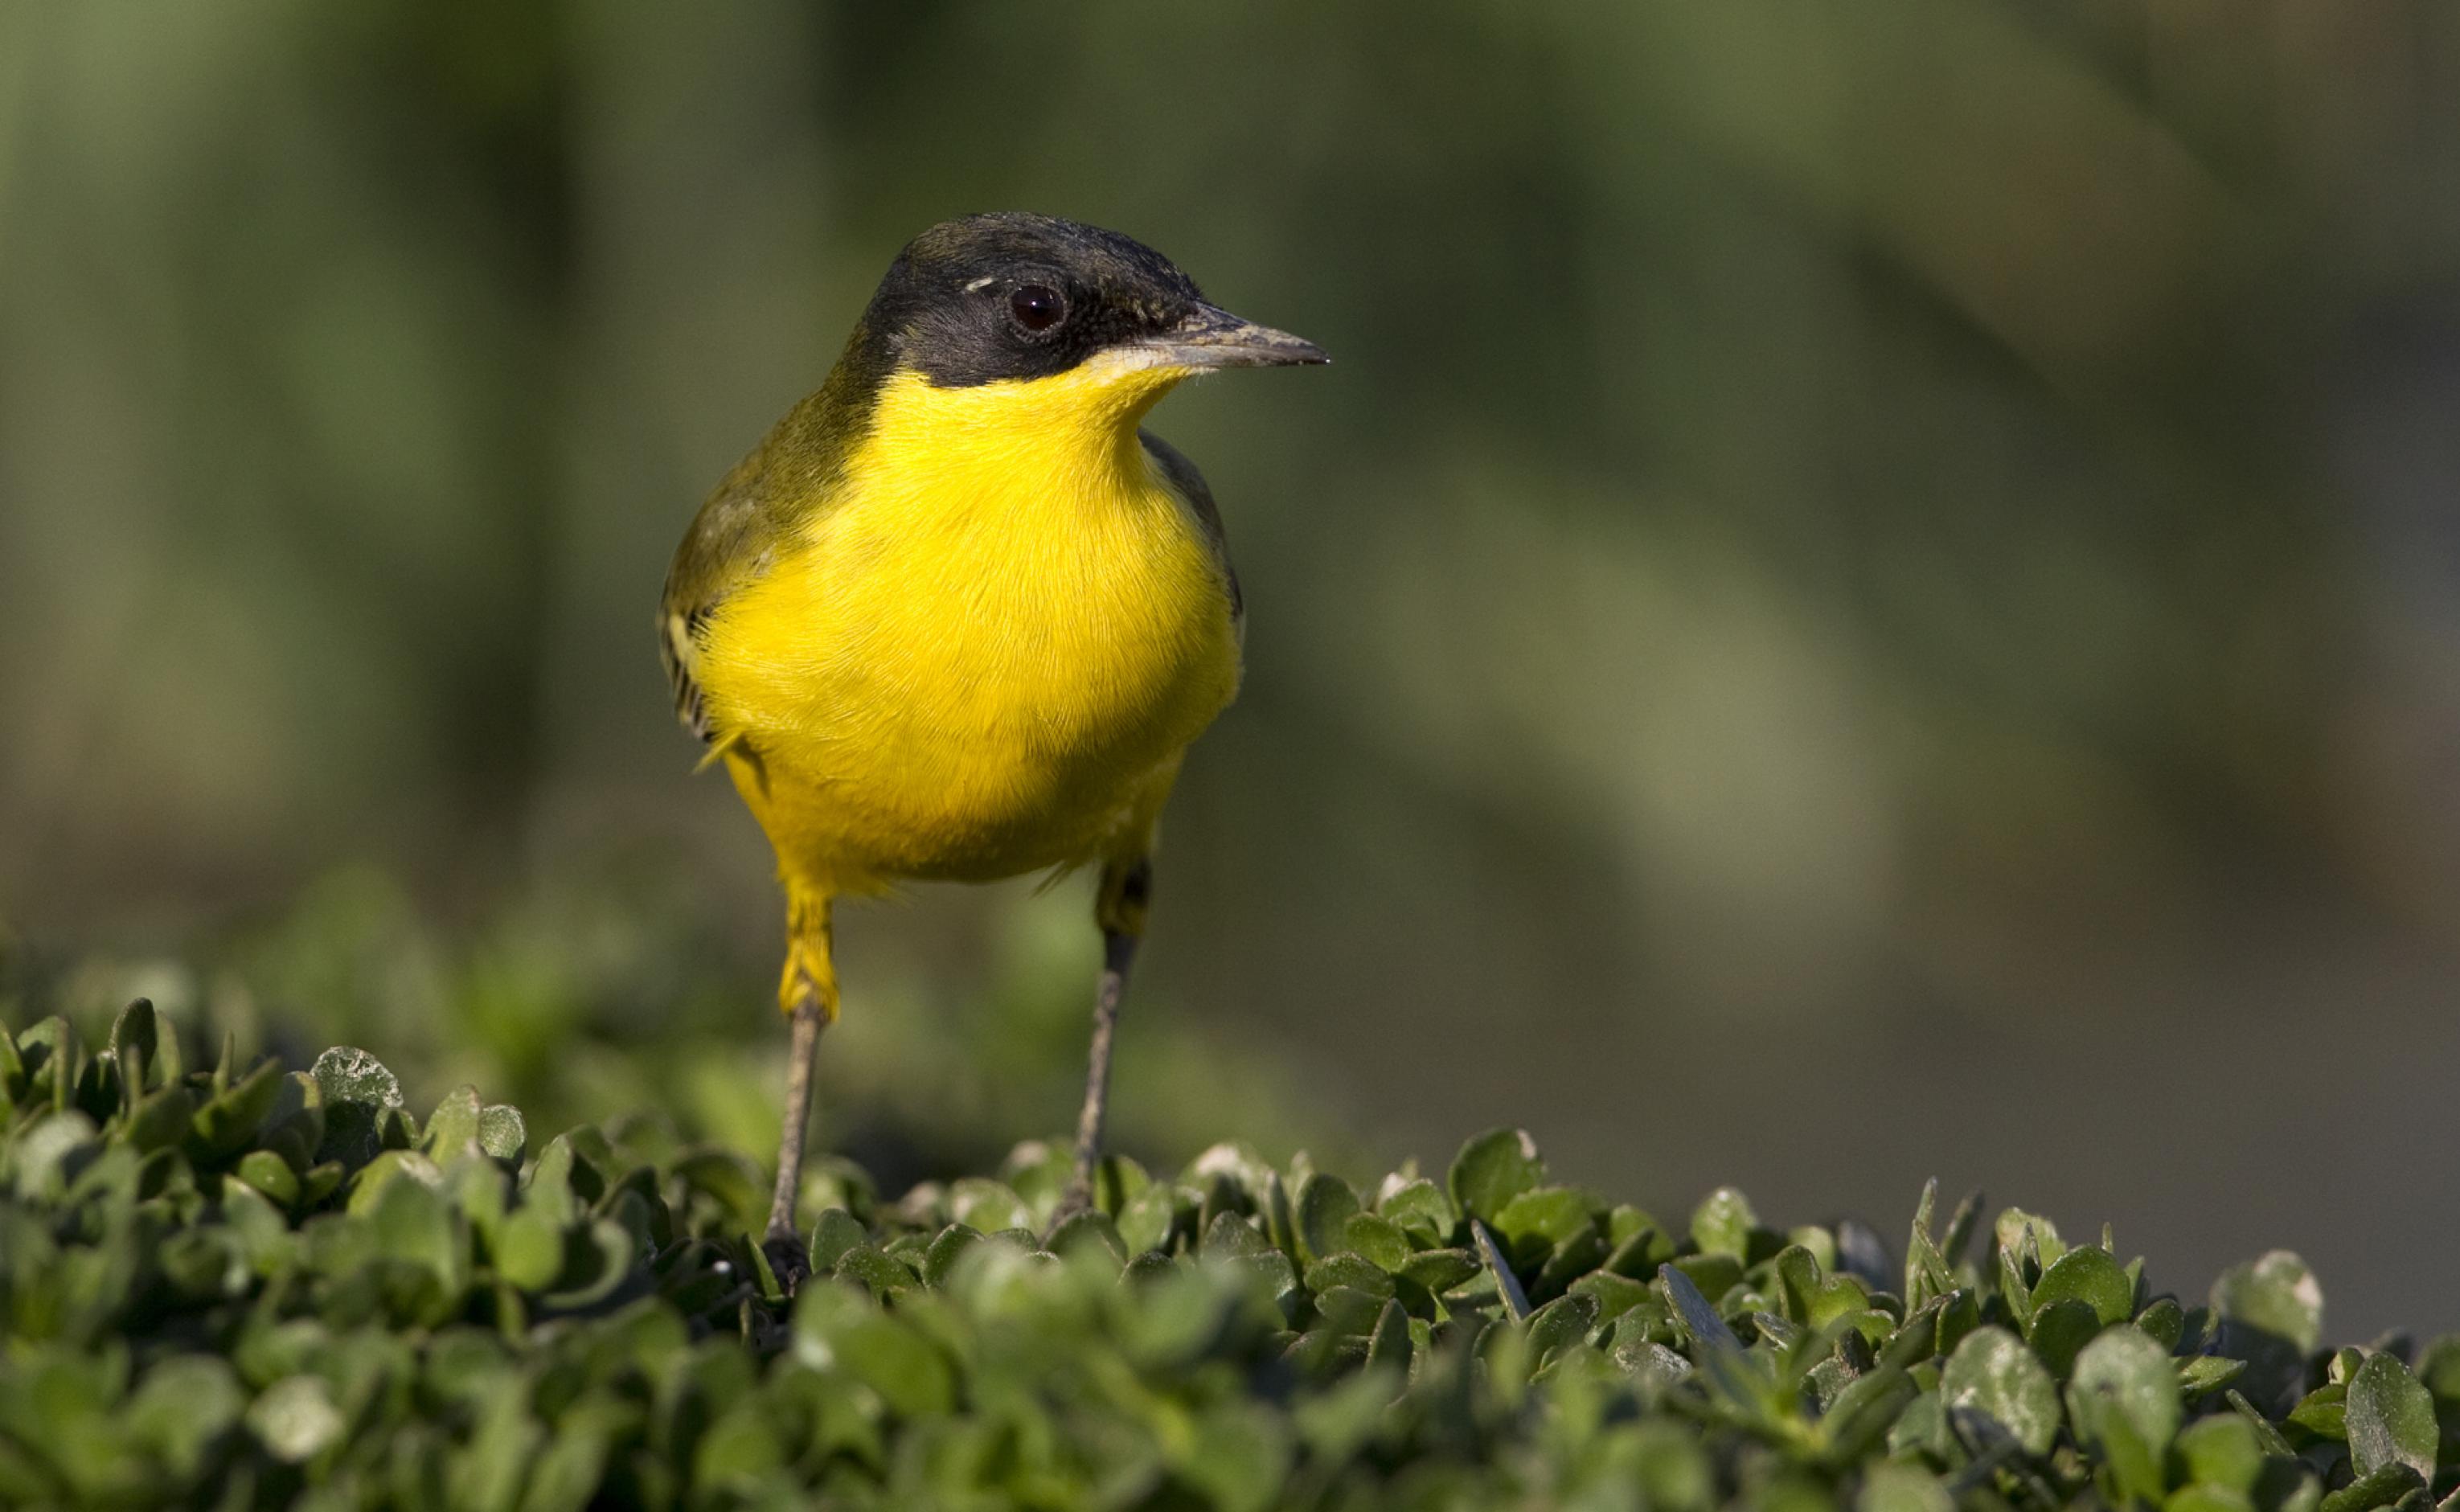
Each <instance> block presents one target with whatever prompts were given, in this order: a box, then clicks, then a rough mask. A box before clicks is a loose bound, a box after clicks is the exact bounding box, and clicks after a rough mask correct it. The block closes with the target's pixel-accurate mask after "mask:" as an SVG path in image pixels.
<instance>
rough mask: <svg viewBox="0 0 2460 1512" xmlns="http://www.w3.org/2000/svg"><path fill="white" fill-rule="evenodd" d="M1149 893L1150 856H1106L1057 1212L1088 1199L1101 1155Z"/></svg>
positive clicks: (1068, 1211)
mask: <svg viewBox="0 0 2460 1512" xmlns="http://www.w3.org/2000/svg"><path fill="white" fill-rule="evenodd" d="M1152 896H1153V862H1152V860H1151V859H1150V858H1148V857H1143V856H1139V857H1137V858H1135V860H1134V861H1127V862H1106V863H1105V864H1104V865H1103V867H1102V890H1101V892H1100V893H1099V894H1098V895H1097V896H1096V898H1095V902H1094V905H1093V920H1094V922H1095V923H1096V924H1098V925H1100V926H1102V980H1101V983H1100V984H1099V985H1098V986H1097V987H1096V988H1095V989H1094V990H1093V1047H1092V1054H1090V1055H1089V1056H1088V1057H1087V1061H1086V1066H1085V1108H1084V1111H1083V1112H1082V1113H1080V1114H1078V1115H1077V1117H1076V1165H1075V1171H1074V1174H1073V1175H1072V1176H1071V1178H1070V1179H1069V1182H1068V1195H1067V1196H1066V1197H1064V1198H1062V1199H1061V1200H1060V1203H1059V1217H1060V1218H1062V1219H1065V1218H1068V1217H1070V1216H1071V1215H1073V1214H1076V1213H1079V1212H1082V1211H1084V1210H1085V1209H1086V1208H1088V1207H1091V1206H1092V1205H1093V1176H1094V1172H1095V1171H1096V1170H1097V1169H1098V1168H1099V1166H1100V1164H1101V1160H1102V1123H1103V1120H1104V1118H1106V1117H1107V1116H1108V1115H1109V1113H1110V1103H1111V1040H1112V1038H1113V1034H1115V1033H1116V1032H1117V1030H1118V1027H1119V999H1120V998H1122V997H1124V996H1126V995H1127V990H1128V968H1129V967H1130V966H1131V965H1133V964H1134V963H1135V958H1136V942H1137V941H1139V940H1141V939H1143V938H1144V932H1145V905H1146V904H1147V903H1148V901H1150V899H1151V898H1152Z"/></svg>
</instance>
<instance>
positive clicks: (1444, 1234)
mask: <svg viewBox="0 0 2460 1512" xmlns="http://www.w3.org/2000/svg"><path fill="white" fill-rule="evenodd" d="M1375 1211H1376V1212H1377V1213H1378V1214H1379V1215H1381V1216H1382V1217H1383V1218H1385V1219H1386V1220H1388V1221H1389V1222H1390V1223H1392V1224H1394V1225H1397V1226H1399V1228H1400V1229H1401V1231H1402V1232H1403V1233H1406V1234H1408V1235H1410V1237H1411V1238H1413V1239H1415V1240H1417V1242H1418V1243H1420V1244H1422V1245H1428V1246H1436V1247H1441V1246H1444V1245H1447V1244H1450V1243H1451V1242H1452V1237H1453V1229H1455V1228H1457V1227H1459V1226H1460V1210H1459V1209H1458V1208H1457V1207H1455V1206H1453V1200H1452V1199H1451V1198H1450V1197H1447V1196H1446V1195H1444V1189H1443V1188H1442V1187H1440V1186H1437V1185H1436V1184H1435V1183H1434V1182H1430V1181H1428V1180H1426V1179H1425V1178H1424V1177H1420V1178H1418V1179H1416V1180H1414V1181H1410V1182H1402V1183H1400V1184H1399V1185H1398V1186H1395V1187H1394V1188H1392V1189H1391V1190H1390V1191H1389V1192H1388V1193H1386V1194H1385V1196H1384V1197H1383V1198H1382V1199H1381V1200H1380V1201H1379V1202H1377V1203H1376V1204H1375Z"/></svg>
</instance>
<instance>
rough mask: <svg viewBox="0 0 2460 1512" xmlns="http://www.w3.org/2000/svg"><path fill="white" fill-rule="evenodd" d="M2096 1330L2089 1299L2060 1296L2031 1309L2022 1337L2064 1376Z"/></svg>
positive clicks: (2053, 1370)
mask: <svg viewBox="0 0 2460 1512" xmlns="http://www.w3.org/2000/svg"><path fill="white" fill-rule="evenodd" d="M2100 1332H2101V1319H2100V1318H2099V1317H2098V1316H2097V1315H2095V1313H2094V1312H2093V1310H2092V1304H2091V1303H2089V1302H2084V1301H2080V1300H2078V1299H2077V1298H2074V1297H2062V1298H2060V1299H2059V1300H2058V1301H2055V1302H2052V1303H2050V1304H2048V1305H2047V1306H2046V1307H2043V1308H2042V1309H2040V1310H2037V1311H2036V1312H2034V1314H2033V1321H2032V1325H2031V1328H2030V1330H2029V1331H2028V1332H2027V1333H2026V1340H2027V1342H2029V1343H2030V1344H2031V1345H2032V1346H2033V1352H2034V1353H2035V1354H2038V1355H2040V1356H2041V1357H2042V1363H2043V1364H2044V1365H2046V1366H2048V1367H2049V1369H2050V1374H2053V1375H2055V1376H2057V1377H2059V1379H2061V1380H2065V1379H2067V1377H2068V1373H2069V1372H2070V1371H2072V1370H2073V1369H2074V1368H2075V1360H2076V1354H2077V1352H2079V1351H2081V1350H2082V1349H2083V1348H2084V1347H2085V1346H2086V1345H2087V1344H2089V1343H2090V1342H2092V1340H2093V1338H2094V1337H2095V1336H2096V1335H2098V1334H2099V1333H2100ZM2166 1352H2167V1351H2164V1353H2166Z"/></svg>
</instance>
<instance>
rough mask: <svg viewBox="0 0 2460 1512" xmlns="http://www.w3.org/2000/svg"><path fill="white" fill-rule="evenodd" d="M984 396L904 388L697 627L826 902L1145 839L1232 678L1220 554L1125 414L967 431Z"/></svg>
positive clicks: (1129, 848) (749, 798)
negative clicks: (801, 526)
mask: <svg viewBox="0 0 2460 1512" xmlns="http://www.w3.org/2000/svg"><path fill="white" fill-rule="evenodd" d="M1052 381H1056V380H1044V382H1043V384H1042V385H1038V386H1037V388H1038V389H1040V388H1045V387H1047V386H1048V385H1049V384H1050V382H1052ZM999 387H1001V386H998V385H988V386H985V389H990V390H996V389H998V388H999ZM985 389H964V390H936V389H931V388H929V387H928V386H927V385H923V384H922V383H921V382H920V380H919V379H916V380H900V381H899V382H898V383H897V384H893V385H892V386H891V389H890V391H889V393H888V394H885V395H884V396H883V399H882V401H881V406H880V412H879V415H878V418H877V420H876V422H875V428H874V435H873V437H872V439H871V441H870V442H869V443H868V444H867V445H866V446H865V447H864V448H863V449H862V451H861V452H860V453H859V454H858V457H857V458H856V459H855V461H854V463H853V464H852V466H851V467H850V469H849V473H848V478H847V480H846V483H845V485H844V492H843V494H842V497H840V498H838V499H837V500H834V501H833V502H832V503H831V505H830V506H829V507H828V508H827V509H826V510H823V511H821V512H819V514H818V515H817V517H816V519H815V521H814V522H813V525H812V526H811V528H810V530H809V532H808V535H807V538H806V539H804V540H802V541H800V542H797V543H795V544H794V545H793V546H791V547H790V548H789V549H788V550H787V551H786V552H784V553H783V554H781V556H780V558H779V560H778V561H776V562H775V563H774V564H772V566H771V567H770V569H769V570H768V571H767V573H765V574H764V575H763V576H762V577H761V578H760V579H759V580H758V581H757V582H756V583H753V584H752V585H750V586H747V587H746V588H745V589H744V590H743V591H742V592H740V593H739V594H737V595H736V596H735V597H734V598H733V599H732V600H731V601H730V602H729V603H728V604H727V606H726V607H724V609H723V610H722V611H721V612H720V613H719V614H718V615H717V616H716V618H715V619H714V621H713V622H712V624H711V626H710V629H709V632H708V637H707V642H706V650H705V653H704V655H703V658H702V661H701V673H702V680H703V686H704V688H705V690H706V693H707V696H708V698H709V700H710V707H711V709H712V710H713V712H714V713H715V717H716V720H717V723H718V725H719V727H720V728H722V729H726V730H729V731H737V730H739V731H741V732H742V735H743V737H744V738H743V742H742V749H744V750H746V751H748V753H749V754H748V755H744V756H731V757H730V761H729V766H730V769H731V770H732V773H733V776H734V778H735V782H736V785H737V787H738V788H740V789H741V790H742V792H743V795H744V799H745V801H746V802H747V803H749V804H750V805H751V806H752V809H753V814H754V816H755V817H757V818H758V819H759V820H760V822H761V825H762V827H763V828H764V829H766V830H767V831H768V832H769V835H770V838H771V840H772V841H773V842H774V844H775V846H776V849H777V853H778V859H779V862H780V864H781V865H782V866H784V867H785V868H786V869H787V870H788V871H789V872H791V873H795V874H796V875H798V876H799V877H800V878H801V879H802V880H803V881H805V882H807V883H808V884H812V885H814V886H816V887H817V888H819V889H821V890H823V891H825V892H828V893H847V892H859V891H867V890H873V889H876V888H879V887H880V886H884V885H886V884H889V883H891V882H894V881H895V880H897V879H900V878H909V877H910V878H950V879H964V880H986V879H989V878H995V877H1007V876H1014V875H1017V874H1019V873H1022V872H1028V871H1032V870H1036V869H1039V868H1042V867H1047V866H1052V865H1064V864H1072V863H1076V862H1089V861H1093V860H1098V859H1102V858H1104V857H1106V856H1111V855H1133V854H1135V853H1136V851H1137V849H1138V848H1139V847H1140V846H1141V845H1142V844H1143V842H1144V840H1145V832H1146V831H1147V830H1148V829H1149V828H1150V827H1151V824H1152V821H1153V819H1154V816H1155V815H1156V813H1157V811H1158V810H1159V807H1160V804H1161V800H1162V799H1163V798H1164V797H1166V796H1167V794H1168V792H1169V787H1170V783H1171V781H1172V779H1173V777H1175V776H1176V774H1177V768H1178V761H1179V756H1180V755H1181V753H1182V752H1183V751H1184V750H1185V749H1186V747H1187V745H1188V743H1189V742H1191V741H1193V740H1194V739H1195V738H1196V736H1197V735H1198V734H1200V733H1201V732H1202V731H1203V729H1204V727H1205V726H1206V725H1208V724H1209V723H1211V722H1212V720H1213V718H1214V716H1215V715H1216V714H1217V713H1219V712H1220V710H1221V709H1222V707H1223V706H1224V705H1226V704H1227V703H1228V702H1229V701H1230V698H1231V696H1232V695H1233V694H1234V693H1235V692H1236V691H1237V688H1238V681H1239V650H1238V641H1237V633H1236V629H1235V628H1234V626H1233V623H1232V616H1231V610H1230V602H1229V598H1228V593H1227V586H1226V582H1225V579H1224V571H1223V568H1222V566H1221V564H1219V562H1218V561H1217V559H1216V557H1215V554H1214V552H1213V550H1212V548H1211V547H1210V545H1209V544H1208V543H1207V542H1206V540H1205V539H1204V536H1203V533H1202V531H1201V530H1200V528H1199V527H1198V524H1197V522H1195V520H1194V519H1193V517H1192V516H1191V514H1190V512H1189V510H1188V508H1187V506H1186V505H1185V504H1184V503H1183V502H1182V501H1181V500H1178V499H1177V497H1175V496H1174V495H1173V494H1172V493H1171V492H1170V491H1169V490H1168V488H1167V487H1166V486H1165V485H1164V484H1163V483H1162V482H1161V480H1160V479H1159V478H1158V477H1157V476H1156V474H1155V473H1154V471H1153V470H1152V468H1151V466H1150V464H1149V463H1148V462H1147V459H1146V458H1145V456H1144V453H1143V450H1142V447H1141V446H1140V445H1139V444H1138V443H1137V442H1136V439H1135V424H1134V416H1133V415H1130V416H1127V417H1126V421H1127V423H1126V425H1125V429H1124V431H1123V432H1121V431H1119V429H1118V424H1119V421H1120V419H1121V416H1120V415H1115V414H1100V413H1097V414H1093V415H1089V416H1088V417H1087V424H1086V425H1085V427H1084V428H1083V429H1084V430H1085V431H1086V432H1087V433H1088V434H1082V435H1080V434H1073V433H1071V430H1070V428H1069V427H1066V426H1061V427H1056V428H1051V427H1044V428H1041V429H1040V430H1038V431H1037V432H1035V433H1033V434H1029V435H1019V434H1017V433H1016V429H1015V428H1014V427H1012V426H1010V427H1004V426H998V425H990V424H982V423H974V424H970V425H969V424H967V423H965V421H967V420H968V419H969V418H973V417H974V416H972V415H970V414H969V413H968V407H981V406H988V405H995V404H997V403H998V402H1000V396H999V395H998V394H986V393H985ZM1037 398H1038V399H1039V400H1040V401H1041V402H1042V405H1043V407H1044V409H1045V411H1046V413H1047V412H1048V407H1049V406H1048V401H1049V398H1050V395H1049V394H1037Z"/></svg>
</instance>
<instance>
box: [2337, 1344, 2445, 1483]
mask: <svg viewBox="0 0 2460 1512" xmlns="http://www.w3.org/2000/svg"><path fill="white" fill-rule="evenodd" d="M2348 1432H2349V1463H2350V1464H2351V1466H2353V1467H2354V1468H2355V1469H2356V1470H2357V1472H2358V1474H2359V1475H2361V1476H2365V1475H2371V1474H2372V1473H2374V1472H2375V1471H2376V1470H2379V1469H2381V1468H2382V1467H2384V1466H2385V1465H2387V1464H2405V1465H2407V1466H2408V1467H2409V1468H2410V1469H2412V1470H2414V1471H2416V1472H2417V1475H2418V1479H2419V1480H2433V1479H2434V1457H2435V1451H2436V1448H2437V1445H2438V1441H2439V1439H2440V1437H2441V1430H2440V1429H2438V1428H2437V1427H2436V1425H2435V1421H2434V1397H2433V1396H2432V1395H2430V1394H2429V1393H2428V1391H2427V1389H2426V1388H2425V1387H2423V1386H2421V1385H2419V1384H2418V1383H2417V1379H2416V1377H2414V1376H2412V1375H2410V1374H2408V1367H2407V1366H2406V1365H2403V1364H2402V1363H2401V1362H2400V1359H2399V1357H2398V1356H2397V1355H2393V1354H2389V1353H2382V1354H2370V1355H2368V1356H2366V1360H2365V1364H2363V1365H2361V1366H2359V1367H2358V1370H2357V1374H2354V1375H2352V1376H2350V1377H2349V1396H2348Z"/></svg>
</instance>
